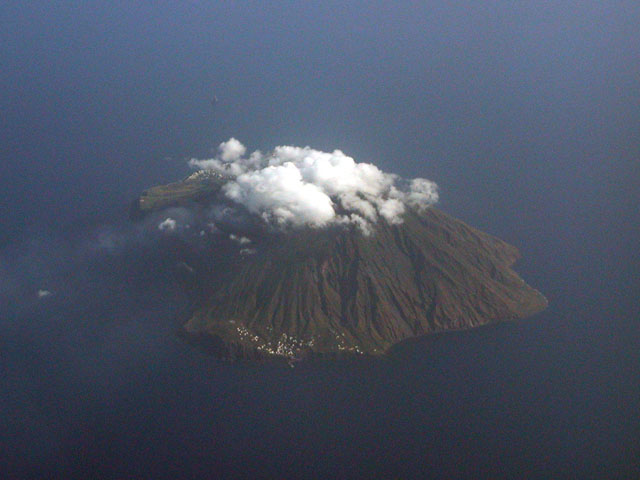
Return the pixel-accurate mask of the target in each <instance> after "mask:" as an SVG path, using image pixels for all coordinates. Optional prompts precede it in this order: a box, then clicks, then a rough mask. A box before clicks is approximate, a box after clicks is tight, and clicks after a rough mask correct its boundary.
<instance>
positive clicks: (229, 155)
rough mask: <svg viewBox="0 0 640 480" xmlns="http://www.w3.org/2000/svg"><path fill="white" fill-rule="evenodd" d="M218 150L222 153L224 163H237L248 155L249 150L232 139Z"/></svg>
mask: <svg viewBox="0 0 640 480" xmlns="http://www.w3.org/2000/svg"><path fill="white" fill-rule="evenodd" d="M218 150H219V151H220V158H221V159H222V161H224V162H235V161H236V160H238V159H239V158H240V157H242V156H243V155H244V154H245V153H246V151H247V148H246V147H245V146H244V145H243V144H242V143H240V142H239V141H238V140H236V139H235V138H233V137H231V138H230V139H229V140H227V141H226V142H222V143H221V144H220V145H219V146H218Z"/></svg>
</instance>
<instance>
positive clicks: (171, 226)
mask: <svg viewBox="0 0 640 480" xmlns="http://www.w3.org/2000/svg"><path fill="white" fill-rule="evenodd" d="M177 225H178V224H177V222H176V221H175V220H174V219H173V218H165V219H164V220H163V221H162V222H160V223H159V224H158V230H161V231H163V232H173V231H174V230H175V229H176V227H177Z"/></svg>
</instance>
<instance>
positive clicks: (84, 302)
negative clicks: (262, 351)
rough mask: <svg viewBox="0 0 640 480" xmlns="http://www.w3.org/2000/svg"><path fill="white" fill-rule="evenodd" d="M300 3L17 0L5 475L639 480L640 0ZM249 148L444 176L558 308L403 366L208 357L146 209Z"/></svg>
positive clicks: (2, 354) (1, 54)
mask: <svg viewBox="0 0 640 480" xmlns="http://www.w3.org/2000/svg"><path fill="white" fill-rule="evenodd" d="M5 3H7V2H5ZM307 3H308V2H273V3H269V5H268V6H265V5H264V4H263V2H245V3H243V4H242V5H231V4H226V3H225V4H223V5H218V6H203V5H200V4H188V5H187V4H185V5H176V4H174V3H169V2H161V3H158V4H155V6H153V7H152V6H149V5H145V4H132V3H116V4H113V3H109V4H108V5H107V4H106V3H104V4H103V3H87V2H65V3H64V4H62V5H60V4H57V3H56V4H54V3H53V2H51V3H48V2H40V3H38V4H27V5H23V4H20V3H18V2H13V3H12V2H8V4H3V5H2V6H0V22H1V24H2V26H3V27H2V29H0V64H1V65H2V69H0V70H1V72H0V112H2V114H1V115H0V134H1V138H0V185H1V188H0V219H1V223H0V432H1V433H0V444H1V445H2V447H0V477H9V478H12V477H13V478H28V477H39V478H42V477H48V478H51V477H55V476H64V477H66V478H72V477H78V476H85V477H88V478H92V477H93V478H98V477H100V478H123V477H151V478H162V477H170V478H176V477H188V476H197V477H204V478H206V477H213V478H215V477H222V478H224V477H228V478H237V477H245V478H255V477H267V478H274V477H275V478H297V477H303V478H304V477H311V478H323V477H324V478H362V477H364V478H368V477H378V478H388V477H400V478H418V477H427V478H428V477H442V478H482V477H491V478H496V477H511V478H514V477H520V478H563V477H570V478H576V477H577V478H634V477H638V476H640V460H639V458H640V451H639V447H638V445H640V443H639V442H638V440H639V439H640V417H639V416H638V412H640V355H638V352H639V351H640V331H639V330H640V327H639V326H638V321H639V319H640V308H639V304H638V300H637V299H638V293H639V292H640V288H639V286H640V282H639V281H638V271H640V255H639V254H638V240H639V238H638V228H637V226H638V224H640V214H639V211H638V204H639V200H640V195H639V194H638V192H639V191H640V168H638V165H639V164H640V134H639V133H640V132H639V131H638V125H640V50H639V49H638V45H640V30H638V28H637V26H638V25H640V6H638V4H637V3H636V2H624V1H622V2H613V1H591V0H587V1H583V2H579V3H569V2H555V3H553V4H546V3H545V4H543V3H540V2H531V3H528V2H507V1H494V2H458V3H456V4H455V5H449V4H448V3H446V2H438V3H436V2H423V3H425V4H424V5H423V4H420V5H418V4H414V5H405V6H391V4H390V3H388V2H373V3H372V2H331V1H329V2H323V3H322V4H319V5H316V6H311V5H307ZM214 97H217V99H218V101H217V103H215V104H212V99H213V98H214ZM230 137H235V138H238V139H240V140H241V141H242V142H243V143H245V144H246V145H247V147H248V148H249V149H250V150H255V149H262V150H264V151H268V150H271V149H273V148H274V147H276V146H278V145H297V146H301V147H304V146H305V145H309V146H310V147H312V148H315V149H318V150H322V151H333V150H334V149H337V148H338V149H341V150H342V151H344V152H345V153H346V154H347V155H350V156H352V157H354V158H355V159H356V160H357V161H360V162H371V163H374V164H376V165H377V166H378V167H380V168H381V169H382V170H384V171H386V172H393V173H396V174H399V175H402V176H404V177H407V178H414V177H425V178H429V179H431V180H433V181H435V182H437V184H438V185H439V187H440V202H439V208H441V209H442V210H444V211H445V212H447V213H450V214H452V215H454V216H457V217H458V218H460V219H462V220H464V221H465V222H467V223H469V224H471V225H473V226H475V227H478V228H480V229H482V230H484V231H486V232H488V233H491V234H494V235H496V236H498V237H500V238H502V239H504V240H506V241H508V242H509V243H512V244H513V245H515V246H517V247H518V248H519V249H520V251H521V253H522V255H523V258H522V260H521V261H520V262H519V263H518V264H517V265H516V267H515V268H516V270H517V271H518V273H519V274H520V275H521V276H522V277H523V278H524V279H525V280H526V281H527V283H529V284H530V285H532V286H534V287H535V288H537V289H539V290H540V291H542V292H543V293H544V294H545V296H546V297H547V298H548V300H549V308H548V309H547V310H546V311H545V312H543V313H541V314H538V315H536V316H534V317H532V318H530V319H527V320H524V321H519V322H514V323H509V324H504V325H498V326H494V327H490V328H482V329H478V330H475V331H469V332H464V333H455V334H446V335H441V336H437V337H432V338H428V339H422V340H418V341H413V342H410V343H408V344H406V345H404V346H402V347H401V348H399V349H398V350H397V351H396V352H395V353H394V354H393V355H390V356H389V357H388V358H385V359H373V360H372V359H366V358H357V359H353V360H349V361H311V362H306V363H300V364H298V365H296V367H295V368H293V369H292V368H290V367H289V366H287V365H286V364H284V365H281V364H266V365H256V364H226V363H222V362H220V361H218V360H216V359H215V358H213V357H211V356H209V355H207V354H205V353H202V352H200V351H199V350H197V349H194V348H192V347H191V346H189V345H187V344H186V343H184V342H183V341H182V340H180V339H179V338H178V337H177V336H176V335H175V332H176V330H177V328H178V327H179V326H180V325H181V322H182V321H183V320H184V316H185V314H186V312H187V311H188V302H187V298H186V296H185V294H184V292H182V291H181V289H180V288H178V286H177V285H176V284H175V282H174V279H175V264H176V261H177V260H178V259H176V258H175V256H174V253H173V252H172V251H171V249H170V248H166V247H167V244H166V242H164V241H163V237H162V235H161V232H159V231H157V229H149V230H150V231H153V232H152V233H153V234H148V233H145V232H144V231H142V230H141V227H139V226H136V225H132V224H131V222H130V221H129V220H128V218H127V216H128V210H129V205H130V202H131V201H132V200H133V199H134V198H136V196H137V195H138V194H139V193H140V192H141V191H142V190H144V189H145V188H148V187H149V186H152V185H155V184H160V183H168V182H171V181H174V180H177V179H180V178H183V177H185V176H186V175H188V174H189V173H190V170H189V167H188V165H187V162H188V160H189V159H190V158H193V157H195V158H207V157H209V156H212V151H213V150H215V149H216V148H217V146H218V144H220V142H223V141H226V140H228V139H229V138H230Z"/></svg>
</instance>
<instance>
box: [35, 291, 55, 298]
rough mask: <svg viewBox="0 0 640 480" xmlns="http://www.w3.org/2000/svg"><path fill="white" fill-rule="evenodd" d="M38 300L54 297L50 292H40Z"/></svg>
mask: <svg viewBox="0 0 640 480" xmlns="http://www.w3.org/2000/svg"><path fill="white" fill-rule="evenodd" d="M37 295H38V298H46V297H49V296H51V295H53V294H52V293H51V292H50V291H49V290H38V294H37Z"/></svg>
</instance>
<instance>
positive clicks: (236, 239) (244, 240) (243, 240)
mask: <svg viewBox="0 0 640 480" xmlns="http://www.w3.org/2000/svg"><path fill="white" fill-rule="evenodd" d="M229 238H230V239H231V240H233V241H234V242H237V243H239V244H240V245H247V244H249V243H251V239H250V238H247V237H242V236H238V235H235V234H233V233H232V234H231V235H229Z"/></svg>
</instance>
